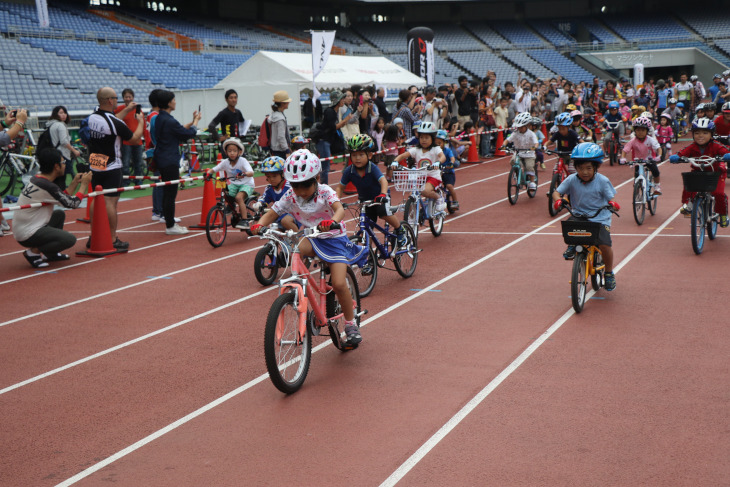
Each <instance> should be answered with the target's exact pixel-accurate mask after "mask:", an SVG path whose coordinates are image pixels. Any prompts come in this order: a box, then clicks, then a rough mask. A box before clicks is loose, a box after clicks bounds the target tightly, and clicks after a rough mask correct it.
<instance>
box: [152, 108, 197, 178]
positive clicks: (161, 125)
mask: <svg viewBox="0 0 730 487" xmlns="http://www.w3.org/2000/svg"><path fill="white" fill-rule="evenodd" d="M154 130H155V140H156V142H157V144H156V145H155V164H157V167H158V168H165V167H171V166H178V165H179V164H180V149H179V147H180V142H184V141H186V140H188V139H192V138H193V137H195V134H196V133H197V132H198V129H197V127H195V126H192V127H190V128H189V129H186V128H185V127H183V126H182V125H181V124H180V122H178V121H177V120H175V119H174V118H173V116H172V115H170V114H169V113H167V112H166V111H165V110H160V114H159V115H157V118H156V119H155V128H154Z"/></svg>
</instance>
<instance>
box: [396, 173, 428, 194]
mask: <svg viewBox="0 0 730 487" xmlns="http://www.w3.org/2000/svg"><path fill="white" fill-rule="evenodd" d="M427 174H428V171H426V170H420V169H419V170H417V171H393V184H394V185H395V189H397V190H398V191H423V187H424V186H425V185H426V175H427Z"/></svg>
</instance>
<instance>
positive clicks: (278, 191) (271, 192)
mask: <svg viewBox="0 0 730 487" xmlns="http://www.w3.org/2000/svg"><path fill="white" fill-rule="evenodd" d="M285 163H286V161H284V159H282V158H281V157H279V156H271V157H267V158H266V159H264V162H263V163H262V165H261V172H262V173H264V177H265V178H266V182H267V183H269V184H268V186H266V189H265V190H264V194H263V195H261V197H260V198H259V200H258V201H257V202H256V203H254V204H253V205H251V206H253V209H254V210H256V211H259V210H261V208H265V207H270V206H271V205H273V204H274V203H276V202H277V201H279V200H280V199H281V197H282V196H284V194H285V193H286V192H287V191H289V190H290V189H291V186H290V185H289V182H288V181H287V180H286V179H284V164H285ZM276 223H278V224H280V225H281V226H282V227H284V228H285V229H287V230H294V231H295V232H296V231H298V230H299V223H298V222H297V221H296V220H295V219H294V217H293V216H291V215H289V214H288V213H286V214H284V215H281V216H280V217H279V218H277V220H276Z"/></svg>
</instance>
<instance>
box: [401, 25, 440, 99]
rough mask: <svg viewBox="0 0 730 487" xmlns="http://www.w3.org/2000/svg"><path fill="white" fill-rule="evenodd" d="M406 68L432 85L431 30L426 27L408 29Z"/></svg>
mask: <svg viewBox="0 0 730 487" xmlns="http://www.w3.org/2000/svg"><path fill="white" fill-rule="evenodd" d="M407 40H408V70H409V71H410V72H411V73H413V74H415V75H416V76H420V77H421V78H425V79H426V83H428V84H429V85H432V84H433V83H434V79H433V72H434V68H433V31H432V30H431V29H429V28H428V27H414V28H413V29H411V30H409V31H408V36H407Z"/></svg>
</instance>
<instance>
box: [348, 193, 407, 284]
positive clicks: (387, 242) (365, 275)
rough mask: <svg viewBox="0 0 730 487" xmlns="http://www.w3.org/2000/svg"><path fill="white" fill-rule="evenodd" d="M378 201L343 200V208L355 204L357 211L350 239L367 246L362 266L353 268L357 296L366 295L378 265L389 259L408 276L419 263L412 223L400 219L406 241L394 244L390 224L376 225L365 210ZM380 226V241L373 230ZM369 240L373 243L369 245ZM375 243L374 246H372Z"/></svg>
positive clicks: (374, 278)
mask: <svg viewBox="0 0 730 487" xmlns="http://www.w3.org/2000/svg"><path fill="white" fill-rule="evenodd" d="M380 204H381V203H375V202H373V201H361V202H357V203H343V204H342V206H343V207H345V208H350V209H352V208H356V209H358V211H359V216H358V217H357V218H358V227H359V228H358V230H357V231H356V232H355V234H354V235H352V236H351V237H350V240H352V241H353V242H355V243H357V244H358V245H363V246H365V247H368V248H370V257H368V261H367V264H365V266H364V267H363V269H357V270H355V269H353V271H354V272H355V276H356V277H357V285H358V288H359V290H360V297H361V298H364V297H365V296H368V295H369V294H370V293H371V292H372V290H373V288H374V287H375V282H376V281H377V280H378V268H379V267H381V268H385V269H387V267H385V264H386V262H387V261H388V260H391V261H393V266H394V267H395V270H396V271H397V272H398V274H400V275H401V276H402V277H405V278H408V277H411V276H412V275H413V273H414V272H415V271H416V266H417V265H418V253H419V252H420V250H418V246H417V241H416V234H415V233H414V232H413V229H412V228H411V226H410V225H409V224H408V223H406V222H404V221H402V222H401V223H400V224H401V226H404V228H405V232H406V239H407V240H408V242H407V243H406V245H405V246H402V247H399V246H398V245H397V238H398V237H397V235H396V234H395V233H393V232H391V231H390V225H388V222H385V224H384V226H382V227H381V226H380V225H378V223H377V222H374V221H373V220H371V219H370V218H369V217H368V216H367V214H366V213H365V208H367V207H370V206H377V205H380ZM376 229H377V230H379V231H380V233H382V234H383V241H382V242H381V241H380V239H378V237H377V235H376V234H375V230H376ZM371 244H372V245H371ZM373 245H374V247H373Z"/></svg>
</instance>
